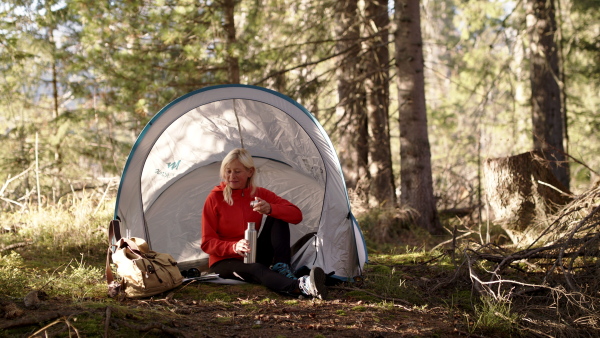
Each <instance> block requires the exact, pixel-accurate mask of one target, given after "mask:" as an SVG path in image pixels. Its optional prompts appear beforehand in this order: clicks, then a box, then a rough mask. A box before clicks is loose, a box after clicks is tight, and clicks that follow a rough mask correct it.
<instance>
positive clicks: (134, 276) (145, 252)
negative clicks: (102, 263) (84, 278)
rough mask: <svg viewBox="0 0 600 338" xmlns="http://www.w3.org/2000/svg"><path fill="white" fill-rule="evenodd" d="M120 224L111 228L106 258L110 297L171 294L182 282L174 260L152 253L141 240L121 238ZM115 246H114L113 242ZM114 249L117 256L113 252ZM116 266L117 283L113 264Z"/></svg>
mask: <svg viewBox="0 0 600 338" xmlns="http://www.w3.org/2000/svg"><path fill="white" fill-rule="evenodd" d="M118 222H119V221H117V220H113V221H111V223H110V227H109V248H108V252H107V255H106V282H107V284H108V295H109V297H115V296H116V295H118V294H119V293H120V292H124V293H125V296H126V297H128V298H143V297H150V296H153V295H156V294H159V293H162V292H165V291H168V290H171V289H173V288H175V287H177V286H179V285H181V283H182V281H183V276H182V275H181V272H180V271H179V268H178V267H177V262H176V261H175V260H174V259H173V256H171V255H169V254H167V253H160V252H156V251H152V250H149V248H148V243H146V241H144V240H143V239H141V238H138V237H131V238H129V239H128V238H120V237H121V236H120V232H119V223H118ZM113 237H114V238H115V240H116V243H115V244H111V243H110V242H111V241H112V238H113ZM113 249H114V252H113ZM111 260H112V262H113V263H114V264H115V266H116V270H117V271H116V274H117V276H118V277H120V280H119V281H116V280H115V278H114V276H113V273H112V269H111V267H110V262H111Z"/></svg>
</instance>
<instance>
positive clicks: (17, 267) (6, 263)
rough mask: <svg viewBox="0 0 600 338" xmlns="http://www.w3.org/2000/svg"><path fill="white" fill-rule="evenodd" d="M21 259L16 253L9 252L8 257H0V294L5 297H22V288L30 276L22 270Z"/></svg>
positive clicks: (27, 282)
mask: <svg viewBox="0 0 600 338" xmlns="http://www.w3.org/2000/svg"><path fill="white" fill-rule="evenodd" d="M23 266H24V265H23V258H22V257H21V255H19V254H18V253H16V252H14V251H11V252H10V253H9V254H8V255H4V256H3V255H0V281H2V289H0V293H2V294H4V295H6V296H12V297H20V296H23V295H24V294H25V293H26V292H24V291H25V290H24V286H27V285H28V284H29V280H30V279H31V276H29V275H28V274H27V272H26V271H25V270H24V269H23Z"/></svg>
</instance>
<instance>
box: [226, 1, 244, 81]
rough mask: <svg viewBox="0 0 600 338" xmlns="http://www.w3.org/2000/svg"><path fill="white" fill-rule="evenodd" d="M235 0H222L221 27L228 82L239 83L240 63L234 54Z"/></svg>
mask: <svg viewBox="0 0 600 338" xmlns="http://www.w3.org/2000/svg"><path fill="white" fill-rule="evenodd" d="M236 2H237V0H223V13H224V16H225V18H224V19H225V20H224V23H223V28H224V29H225V34H226V36H227V70H228V79H229V83H240V64H239V60H238V57H237V56H236V44H237V38H236V36H235V17H234V10H235V4H236Z"/></svg>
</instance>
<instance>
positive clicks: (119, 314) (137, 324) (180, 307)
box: [0, 282, 501, 337]
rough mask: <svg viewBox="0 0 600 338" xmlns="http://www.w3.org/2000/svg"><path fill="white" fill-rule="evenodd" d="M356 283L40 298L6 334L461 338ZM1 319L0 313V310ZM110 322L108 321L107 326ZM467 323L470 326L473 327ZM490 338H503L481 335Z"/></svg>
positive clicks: (452, 316) (447, 323) (455, 329)
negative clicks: (286, 290) (296, 291)
mask: <svg viewBox="0 0 600 338" xmlns="http://www.w3.org/2000/svg"><path fill="white" fill-rule="evenodd" d="M357 290H359V288H357V287H356V286H340V285H338V286H333V287H331V288H330V292H329V296H328V297H327V299H326V300H318V299H296V298H292V297H288V296H283V295H279V294H275V293H273V292H270V291H269V290H267V289H266V288H264V287H262V286H256V285H249V284H247V285H222V284H214V283H200V282H192V283H189V284H186V285H183V286H181V287H179V288H177V289H175V290H173V291H172V292H170V293H169V294H168V295H158V296H155V297H153V298H149V299H143V300H131V299H126V300H113V299H96V300H94V299H83V300H81V301H78V302H73V301H71V300H67V299H64V298H63V299H60V298H43V297H41V298H42V301H41V303H40V304H39V307H38V308H37V309H29V310H28V309H25V307H24V305H23V304H22V302H20V301H15V302H13V303H12V304H13V305H10V306H12V307H13V308H14V307H15V306H16V308H18V309H21V311H22V312H21V313H20V314H17V315H15V314H13V315H12V316H13V317H15V318H11V319H7V318H10V316H9V315H8V311H6V309H8V308H9V304H11V303H7V302H5V303H4V307H3V308H4V309H5V311H4V318H3V319H0V328H1V329H2V330H0V336H2V337H3V336H5V337H15V336H21V337H32V336H37V337H52V336H63V337H64V336H70V337H93V336H105V337H141V336H143V337H164V336H172V337H459V336H463V337H467V336H480V335H476V334H474V333H473V332H471V333H469V331H470V329H469V323H468V318H466V317H465V316H464V313H460V312H457V311H452V310H451V309H449V308H448V307H444V306H432V307H430V306H426V305H421V306H409V305H407V304H401V303H405V302H403V301H401V303H399V302H398V301H383V302H382V301H381V299H378V297H377V296H374V295H372V294H369V293H365V292H362V291H357ZM0 314H1V312H0ZM107 319H108V321H107ZM471 325H472V323H471ZM485 336H488V337H493V336H498V337H500V336H501V335H489V334H488V335H485Z"/></svg>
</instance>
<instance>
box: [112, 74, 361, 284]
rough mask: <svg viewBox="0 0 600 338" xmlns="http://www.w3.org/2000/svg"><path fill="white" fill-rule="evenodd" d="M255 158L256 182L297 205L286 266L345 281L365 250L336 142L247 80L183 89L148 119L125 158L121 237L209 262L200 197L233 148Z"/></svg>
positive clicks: (288, 103) (186, 262)
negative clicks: (320, 270) (298, 215)
mask: <svg viewBox="0 0 600 338" xmlns="http://www.w3.org/2000/svg"><path fill="white" fill-rule="evenodd" d="M241 147H243V148H245V149H247V150H248V151H249V152H250V154H251V155H252V156H253V158H254V162H255V166H256V169H257V177H256V184H257V185H259V186H262V187H265V188H267V189H269V190H271V191H273V192H275V193H276V194H278V195H279V196H281V197H283V198H285V199H287V200H289V201H291V202H292V203H294V204H296V205H297V206H298V207H299V208H300V209H301V210H302V213H303V216H304V217H303V221H302V222H301V223H299V224H297V225H290V233H291V240H290V242H291V244H300V246H298V245H296V246H295V247H294V249H293V256H292V267H293V268H294V269H298V268H300V267H303V266H306V267H308V268H311V267H312V266H319V267H321V268H323V270H324V271H325V272H326V273H333V277H335V278H338V279H341V280H351V279H352V278H353V277H355V276H359V275H361V273H362V268H363V265H364V263H365V262H366V260H367V251H366V246H365V243H364V239H363V237H362V233H361V231H360V228H359V226H358V223H357V222H356V219H355V218H354V216H353V214H352V211H351V208H350V203H349V200H348V195H347V191H346V187H345V183H344V178H343V174H342V171H341V167H340V164H339V160H338V158H337V155H336V152H335V150H334V148H333V145H332V143H331V141H330V139H329V137H328V136H327V134H326V132H325V131H324V129H323V128H322V126H321V125H320V124H319V122H318V121H317V120H316V119H315V118H314V117H313V116H312V115H311V114H310V113H309V112H308V111H307V110H306V109H305V108H304V107H302V106H301V105H300V104H299V103H297V102H295V101H294V100H292V99H290V98H289V97H287V96H284V95H282V94H280V93H277V92H275V91H272V90H269V89H265V88H261V87H256V86H248V85H221V86H213V87H207V88H203V89H199V90H196V91H194V92H191V93H189V94H186V95H184V96H182V97H180V98H178V99H176V100H174V101H173V102H171V103H170V104H168V105H167V106H166V107H164V108H163V109H162V110H161V111H159V112H158V113H157V114H156V115H155V116H154V117H153V118H152V119H151V121H150V122H149V123H148V124H147V125H146V127H145V128H144V129H143V131H142V132H141V134H140V135H139V137H138V139H137V141H136V142H135V144H134V146H133V148H132V150H131V152H130V154H129V157H128V159H127V162H126V165H125V168H124V170H123V174H122V176H121V182H120V186H119V190H118V193H117V200H116V206H115V213H114V219H115V220H118V221H119V225H120V226H119V228H120V232H121V233H122V234H123V235H124V236H126V237H132V236H135V237H141V238H143V239H145V240H146V241H147V242H148V244H149V246H150V248H151V249H152V250H154V251H158V252H164V253H169V254H171V255H172V256H173V257H174V258H175V260H177V261H178V262H179V266H180V268H181V269H189V268H191V267H206V266H207V262H208V255H207V254H206V253H204V252H202V250H201V249H200V240H201V215H202V208H203V205H204V200H205V199H206V197H207V196H208V194H209V192H210V191H211V190H212V188H213V187H214V186H216V185H218V184H219V182H220V177H219V169H220V164H221V161H222V160H223V158H224V157H225V155H227V153H228V152H229V151H231V150H232V149H234V148H241Z"/></svg>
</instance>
